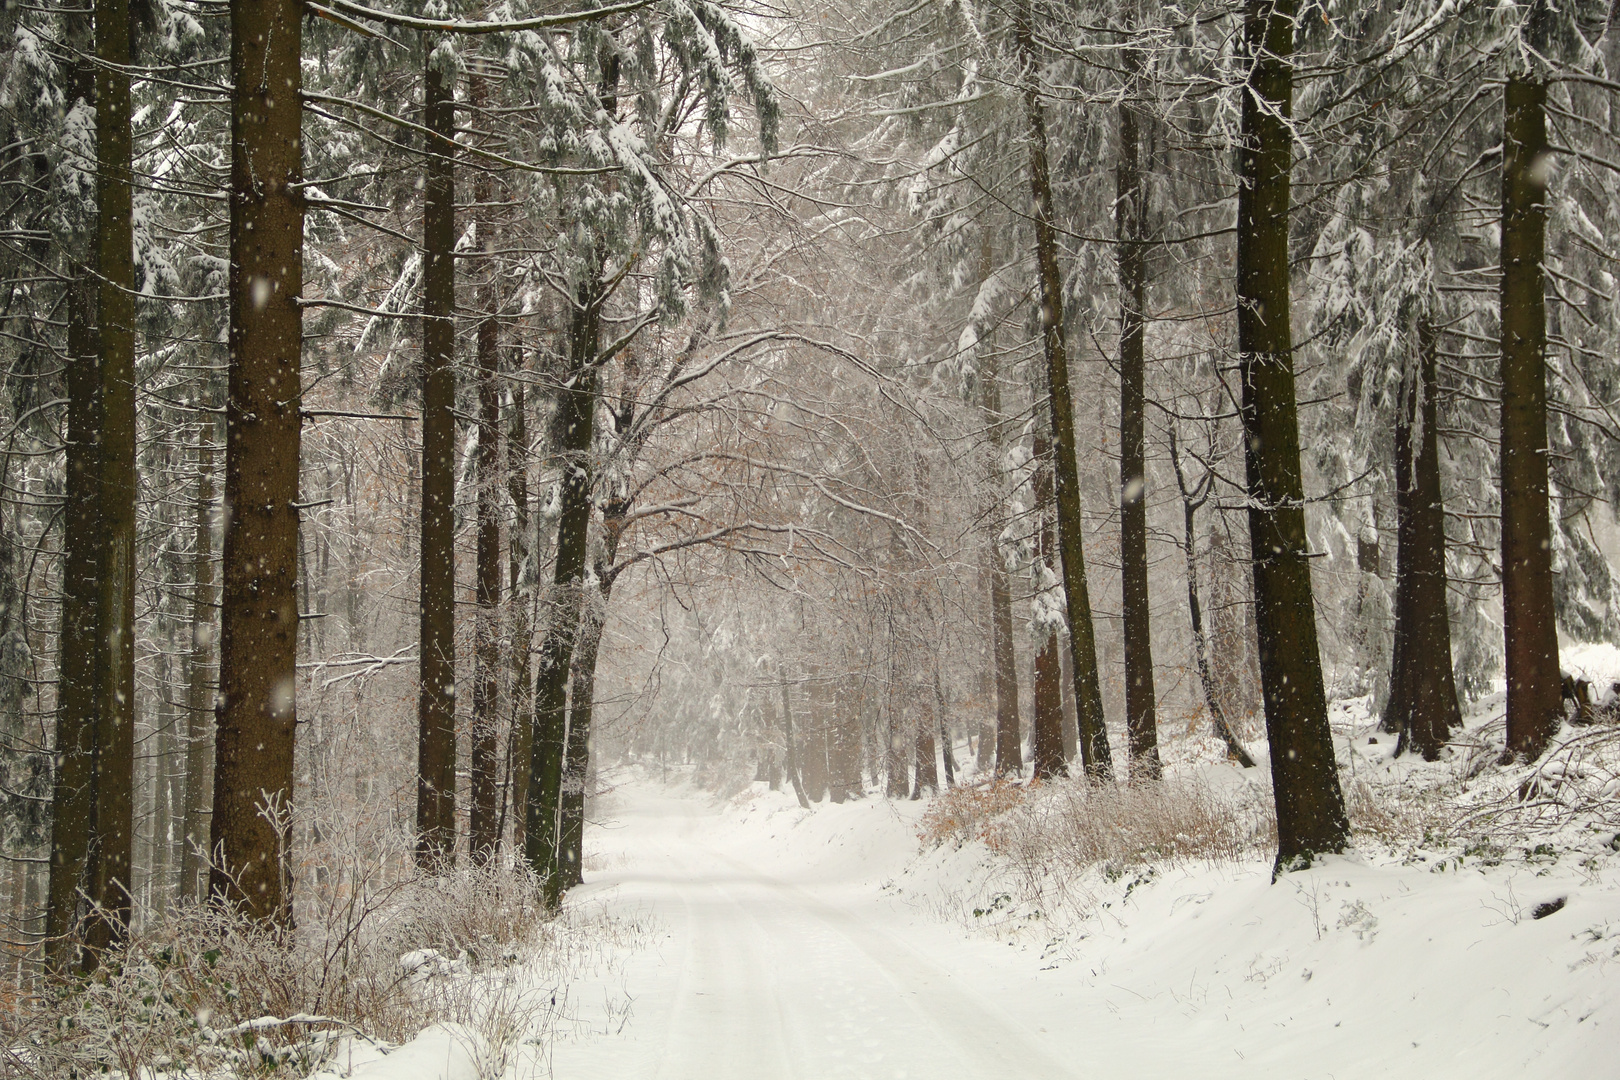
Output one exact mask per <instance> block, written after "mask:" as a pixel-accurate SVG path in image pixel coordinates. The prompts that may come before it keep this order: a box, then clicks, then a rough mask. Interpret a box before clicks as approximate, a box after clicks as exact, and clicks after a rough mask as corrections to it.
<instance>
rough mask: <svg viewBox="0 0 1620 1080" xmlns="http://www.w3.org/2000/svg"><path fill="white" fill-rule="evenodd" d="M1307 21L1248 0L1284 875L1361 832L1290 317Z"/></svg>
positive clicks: (1248, 236) (1253, 397) (1256, 294)
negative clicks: (1291, 214)
mask: <svg viewBox="0 0 1620 1080" xmlns="http://www.w3.org/2000/svg"><path fill="white" fill-rule="evenodd" d="M1294 25H1295V3H1294V0H1248V5H1247V9H1246V11H1245V16H1244V46H1245V50H1246V53H1247V56H1248V57H1249V61H1250V63H1251V65H1252V66H1251V68H1250V71H1249V81H1248V87H1247V89H1246V91H1245V93H1244V94H1243V115H1242V147H1241V152H1240V155H1239V184H1238V225H1237V229H1238V233H1237V237H1238V255H1237V263H1238V267H1237V276H1238V288H1237V294H1238V351H1239V354H1240V356H1239V365H1240V368H1241V374H1242V380H1243V399H1242V408H1241V412H1242V416H1243V429H1244V437H1245V438H1244V463H1245V466H1246V469H1247V475H1248V491H1249V545H1250V549H1251V557H1252V559H1253V563H1254V599H1255V609H1256V612H1255V614H1256V621H1257V623H1258V626H1259V635H1260V684H1261V692H1262V694H1263V696H1264V699H1265V706H1266V733H1267V736H1268V738H1269V739H1270V741H1271V779H1272V790H1273V793H1274V796H1275V799H1276V803H1277V868H1278V870H1285V869H1289V868H1292V867H1296V866H1302V865H1309V864H1310V862H1311V860H1312V857H1313V856H1315V855H1317V854H1322V853H1329V852H1339V851H1343V850H1344V849H1345V847H1346V845H1347V844H1348V843H1349V835H1350V827H1349V822H1348V820H1347V818H1346V817H1345V810H1344V795H1343V792H1342V791H1341V790H1340V788H1339V773H1338V767H1337V765H1336V763H1335V761H1334V757H1333V733H1332V731H1331V730H1330V729H1329V727H1328V719H1327V698H1326V694H1325V692H1324V689H1323V686H1322V664H1321V657H1320V654H1319V652H1318V648H1317V639H1316V610H1315V604H1314V602H1313V600H1312V597H1311V567H1310V553H1309V551H1308V550H1307V538H1306V535H1305V507H1304V489H1303V484H1302V482H1301V479H1300V462H1299V417H1298V414H1297V408H1296V403H1295V400H1294V361H1293V338H1292V333H1291V331H1290V323H1289V314H1288V299H1289V296H1288V294H1289V267H1288V200H1289V172H1290V170H1291V168H1292V162H1293V146H1292V142H1291V139H1292V135H1291V133H1290V131H1289V127H1288V123H1287V121H1288V118H1289V116H1290V115H1291V114H1292V109H1293V69H1292V62H1291V59H1290V58H1291V56H1292V53H1293V39H1294ZM1262 102H1264V104H1263V105H1262V104H1261V103H1262Z"/></svg>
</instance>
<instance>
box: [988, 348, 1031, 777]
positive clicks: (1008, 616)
mask: <svg viewBox="0 0 1620 1080" xmlns="http://www.w3.org/2000/svg"><path fill="white" fill-rule="evenodd" d="M981 378H982V379H983V385H982V388H981V393H982V395H983V399H984V400H983V404H984V414H985V418H986V421H987V427H988V433H989V439H990V447H991V452H992V454H993V455H994V457H995V459H996V460H995V462H994V464H993V466H992V473H991V483H992V485H995V486H999V483H1000V478H1001V464H1000V459H1001V449H1002V448H1001V423H1002V416H1001V379H1000V373H999V372H998V371H997V370H996V364H995V360H994V359H993V357H992V358H991V359H988V360H987V361H986V363H985V368H984V371H983V373H982V374H981ZM998 501H999V500H998ZM999 518H1000V515H996V517H995V518H993V519H992V527H991V534H990V545H989V547H990V550H989V553H988V556H987V558H986V562H987V564H988V565H987V570H988V574H989V578H990V655H991V661H992V663H991V666H992V667H993V669H994V671H995V683H996V726H995V737H994V742H993V744H992V746H991V747H990V748H989V749H990V750H992V751H993V752H994V757H993V758H992V757H991V756H990V754H989V753H988V752H987V750H986V747H985V744H984V743H983V742H982V741H981V742H980V744H979V767H980V769H981V770H983V769H985V768H987V767H988V766H989V765H990V764H991V763H992V761H993V763H994V766H995V771H996V775H997V776H1006V775H1008V774H1011V775H1014V776H1016V775H1018V774H1019V773H1020V772H1022V771H1023V769H1024V750H1023V740H1022V739H1021V737H1020V735H1019V730H1018V722H1019V717H1018V661H1017V658H1016V657H1015V656H1014V654H1013V617H1012V590H1011V589H1010V588H1008V583H1007V567H1006V564H1005V563H1003V562H1002V559H1001V550H1000V545H999V543H998V540H997V537H996V529H997V527H998V525H999Z"/></svg>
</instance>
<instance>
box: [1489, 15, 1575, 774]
mask: <svg viewBox="0 0 1620 1080" xmlns="http://www.w3.org/2000/svg"><path fill="white" fill-rule="evenodd" d="M1550 18H1551V16H1550V15H1549V13H1548V11H1547V9H1546V4H1545V3H1544V2H1542V0H1536V2H1534V3H1532V4H1531V13H1530V28H1529V29H1530V35H1531V37H1532V39H1533V40H1534V42H1535V43H1536V44H1537V45H1541V44H1544V43H1545V38H1546V33H1547V23H1548V22H1549V21H1550ZM1546 109H1547V83H1546V80H1545V78H1544V77H1542V76H1540V75H1512V76H1509V78H1508V80H1507V85H1506V86H1505V87H1504V88H1503V90H1502V372H1501V375H1502V405H1501V408H1502V438H1501V446H1502V630H1503V638H1504V652H1505V656H1506V666H1507V754H1508V755H1509V756H1511V757H1516V758H1522V759H1525V760H1534V759H1536V758H1538V757H1540V756H1541V755H1542V754H1543V753H1544V752H1545V751H1546V749H1547V744H1548V743H1549V742H1551V741H1552V738H1553V736H1554V735H1556V734H1557V733H1558V726H1559V723H1560V722H1561V721H1562V719H1563V701H1562V699H1561V697H1560V695H1559V686H1560V680H1559V672H1558V629H1557V621H1556V616H1555V611H1554V607H1553V589H1552V522H1551V516H1550V514H1549V512H1548V511H1549V507H1548V483H1547V307H1546V295H1545V292H1544V289H1545V283H1544V279H1543V270H1542V260H1543V259H1544V258H1545V255H1546V237H1547V169H1546V165H1545V162H1546V160H1547V158H1548V156H1549V154H1550V151H1549V149H1548V146H1547V112H1546Z"/></svg>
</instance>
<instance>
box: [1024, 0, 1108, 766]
mask: <svg viewBox="0 0 1620 1080" xmlns="http://www.w3.org/2000/svg"><path fill="white" fill-rule="evenodd" d="M1015 32H1016V35H1017V39H1018V47H1019V51H1020V53H1021V54H1022V58H1023V65H1024V74H1023V83H1024V86H1023V91H1024V111H1025V119H1026V121H1027V123H1028V127H1029V183H1030V193H1031V195H1032V197H1033V201H1034V215H1033V220H1034V225H1035V256H1036V263H1037V265H1038V266H1039V270H1040V285H1041V346H1042V352H1043V353H1044V355H1045V359H1046V378H1047V390H1048V395H1049V402H1050V406H1049V407H1050V408H1051V410H1052V454H1053V458H1054V460H1055V463H1056V470H1055V471H1056V474H1057V518H1058V545H1059V550H1060V552H1061V561H1062V563H1063V592H1064V600H1065V602H1066V604H1067V606H1068V613H1069V651H1070V660H1071V662H1072V663H1073V665H1074V696H1075V701H1076V703H1077V706H1078V709H1079V713H1080V758H1081V762H1082V764H1083V766H1084V768H1085V772H1086V775H1087V776H1088V777H1090V778H1091V779H1093V780H1108V779H1112V777H1113V772H1114V767H1113V756H1112V753H1111V752H1110V750H1109V747H1108V728H1107V726H1106V725H1105V724H1104V722H1103V707H1102V686H1101V683H1100V681H1099V678H1098V673H1097V641H1096V633H1095V629H1094V628H1093V626H1092V624H1091V593H1090V591H1089V589H1088V588H1087V586H1086V562H1085V549H1084V536H1083V533H1082V528H1083V520H1082V517H1081V510H1080V467H1079V464H1078V463H1077V461H1076V459H1075V451H1076V443H1075V434H1074V398H1073V397H1072V396H1071V394H1070V392H1069V358H1068V345H1067V342H1066V340H1065V336H1064V327H1063V277H1062V274H1061V273H1060V271H1059V269H1058V261H1057V234H1056V232H1055V231H1054V229H1053V226H1052V218H1053V211H1052V178H1051V172H1050V169H1049V167H1048V164H1047V150H1046V117H1045V115H1044V112H1043V110H1042V107H1041V95H1040V88H1039V85H1038V80H1039V72H1038V64H1039V57H1038V55H1037V54H1036V51H1035V38H1034V34H1033V32H1032V31H1031V28H1030V22H1029V7H1028V4H1027V2H1026V3H1025V4H1024V5H1023V6H1021V7H1020V8H1019V11H1018V18H1017V22H1016V25H1015Z"/></svg>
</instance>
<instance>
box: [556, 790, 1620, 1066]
mask: <svg viewBox="0 0 1620 1080" xmlns="http://www.w3.org/2000/svg"><path fill="white" fill-rule="evenodd" d="M761 787H762V786H761ZM922 807H923V804H920V803H889V802H885V801H883V800H881V799H863V800H860V801H859V802H856V803H850V804H846V805H843V806H828V805H822V806H818V807H816V808H815V810H813V811H809V812H806V811H802V810H800V809H799V808H798V807H797V806H796V805H794V804H793V802H792V800H791V796H786V795H783V794H781V793H773V792H764V791H763V790H755V791H753V792H750V793H745V794H744V795H743V796H741V797H740V798H739V799H737V800H735V801H733V802H732V803H731V804H729V805H727V806H722V805H721V804H719V803H717V802H716V801H715V800H714V799H713V798H712V797H711V796H708V795H705V794H701V793H698V792H692V791H684V790H683V791H672V790H671V789H668V788H665V787H663V786H661V785H657V784H653V783H648V782H645V781H641V782H626V783H624V784H622V785H621V786H620V787H619V788H618V789H617V790H616V791H615V792H614V793H613V794H612V795H611V796H610V797H608V798H607V799H605V800H604V801H603V803H602V805H601V807H599V809H598V811H597V816H598V818H599V819H600V821H599V822H598V823H597V824H594V825H593V826H592V828H591V829H590V831H589V832H588V834H587V844H586V870H587V876H588V878H589V879H590V880H589V884H588V885H587V886H586V887H584V888H582V889H580V890H576V892H575V893H574V894H573V896H572V899H571V901H570V902H571V903H578V904H584V905H587V906H596V905H601V906H602V907H605V908H606V910H607V912H608V913H609V914H612V915H616V916H619V917H622V918H625V919H628V920H634V921H635V922H637V923H639V924H640V925H641V926H642V927H643V928H644V929H643V931H642V932H641V933H640V934H639V935H638V936H637V941H636V946H637V947H635V948H632V949H629V950H627V951H621V954H620V955H622V956H624V957H625V959H624V961H623V963H622V964H621V965H619V966H617V967H611V969H609V968H603V969H602V970H599V971H596V972H594V973H593V972H587V973H585V974H584V975H583V976H582V977H580V978H579V979H577V980H576V981H575V982H574V983H573V984H571V985H570V987H569V989H568V998H567V1002H566V1005H567V1014H568V1015H569V1016H570V1017H572V1018H573V1022H572V1023H567V1022H565V1023H564V1024H563V1025H562V1027H561V1029H560V1030H559V1032H558V1037H557V1039H556V1040H555V1042H554V1043H553V1044H552V1047H551V1053H552V1060H551V1066H552V1075H554V1076H556V1077H559V1078H562V1080H596V1078H602V1080H606V1078H610V1077H611V1078H612V1080H699V1078H701V1080H731V1078H747V1080H787V1078H792V1080H845V1078H858V1080H894V1078H910V1080H922V1078H924V1077H926V1078H928V1080H969V1078H971V1080H1002V1078H1006V1080H1046V1078H1049V1077H1095V1076H1110V1077H1118V1078H1120V1080H1149V1078H1160V1077H1163V1078H1166V1080H1171V1078H1175V1080H1184V1078H1185V1077H1189V1076H1198V1077H1200V1078H1201V1080H1221V1078H1232V1080H1240V1078H1241V1080H1256V1078H1265V1080H1273V1078H1275V1080H1352V1078H1355V1080H1385V1078H1388V1077H1398V1078H1409V1077H1410V1078H1422V1080H1439V1078H1449V1077H1468V1078H1469V1080H1486V1078H1490V1080H1495V1078H1502V1080H1508V1078H1512V1080H1522V1078H1523V1077H1527V1076H1560V1077H1568V1078H1571V1080H1574V1078H1581V1080H1586V1078H1592V1080H1596V1078H1599V1077H1603V1078H1606V1077H1611V1076H1614V1075H1616V1073H1615V1071H1614V1068H1613V1045H1614V1042H1613V1031H1614V1029H1615V1026H1616V1022H1617V1021H1620V994H1617V993H1616V992H1615V990H1614V989H1613V987H1614V985H1615V984H1614V981H1613V980H1614V973H1615V971H1616V970H1620V890H1617V889H1616V888H1615V885H1614V882H1613V881H1612V879H1611V876H1610V875H1607V874H1600V873H1599V872H1597V871H1596V870H1592V869H1590V868H1589V867H1586V866H1584V865H1582V864H1581V863H1579V862H1578V860H1577V858H1576V857H1571V858H1570V859H1568V860H1566V861H1565V863H1560V865H1559V866H1558V867H1554V868H1552V869H1548V868H1546V867H1544V866H1541V865H1523V864H1521V865H1519V866H1518V867H1516V868H1515V867H1513V866H1511V865H1503V866H1501V867H1497V868H1491V867H1486V868H1484V869H1470V870H1468V871H1467V872H1461V871H1457V870H1455V869H1448V868H1447V865H1445V864H1441V865H1439V866H1437V867H1431V866H1429V865H1427V864H1425V863H1423V862H1422V861H1420V860H1419V861H1413V860H1405V861H1400V860H1385V861H1383V862H1381V863H1375V862H1369V861H1367V860H1362V859H1359V858H1357V859H1341V860H1328V861H1324V863H1323V864H1322V865H1321V866H1320V867H1318V868H1316V869H1314V870H1312V871H1309V872H1306V873H1303V874H1300V875H1294V876H1291V877H1290V878H1289V879H1288V880H1286V881H1284V882H1281V883H1278V884H1276V885H1273V884H1271V882H1270V875H1269V873H1268V871H1269V865H1268V864H1267V863H1266V862H1265V861H1264V860H1262V859H1256V860H1253V864H1252V865H1250V864H1249V863H1244V864H1241V865H1229V866H1225V867H1218V866H1199V865H1190V866H1186V867H1181V868H1173V867H1166V868H1164V870H1163V872H1162V873H1160V874H1157V875H1154V876H1152V879H1151V881H1149V878H1148V877H1147V876H1144V877H1131V876H1128V875H1126V876H1121V875H1115V876H1112V877H1106V876H1105V877H1100V878H1095V879H1093V880H1091V881H1090V884H1089V886H1086V887H1087V888H1089V889H1090V890H1092V892H1091V893H1090V894H1089V906H1090V908H1091V910H1092V911H1093V914H1092V915H1091V916H1089V917H1087V918H1086V919H1084V920H1083V921H1081V922H1075V921H1073V920H1072V919H1071V920H1069V921H1067V922H1065V921H1063V920H1061V919H1057V918H1053V917H1051V916H1049V915H1048V914H1047V913H1044V912H1041V911H1031V910H1028V909H1025V908H1020V907H1019V905H1018V904H1016V903H1014V902H1012V897H1011V896H1010V895H997V891H998V890H1000V889H1002V888H1003V886H1001V885H995V884H989V885H987V883H986V882H985V881H984V880H982V879H978V875H977V874H976V871H975V867H976V865H977V863H976V860H978V859H979V858H981V857H982V851H981V852H980V853H979V854H975V852H974V850H973V849H971V848H965V849H958V848H954V847H951V846H949V845H947V846H945V847H941V848H929V849H927V850H926V851H924V852H921V853H920V852H919V845H918V842H917V828H918V815H919V814H920V812H921V810H922ZM1566 863H1567V865H1566ZM1438 871H1444V872H1438ZM1008 887H1010V886H1008ZM987 889H988V891H987ZM1553 897H1562V898H1565V899H1566V900H1567V903H1566V904H1565V905H1564V906H1562V907H1560V908H1559V909H1558V914H1556V915H1555V916H1551V917H1548V918H1546V919H1540V918H1535V917H1531V916H1530V915H1529V912H1530V911H1531V909H1533V908H1535V907H1536V905H1537V904H1539V903H1541V902H1542V901H1544V900H1547V899H1550V898H1553ZM1004 902H1005V903H1004ZM981 915H982V918H980V917H979V916H981ZM626 1001H628V1012H626V1009H625V1003H626Z"/></svg>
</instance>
